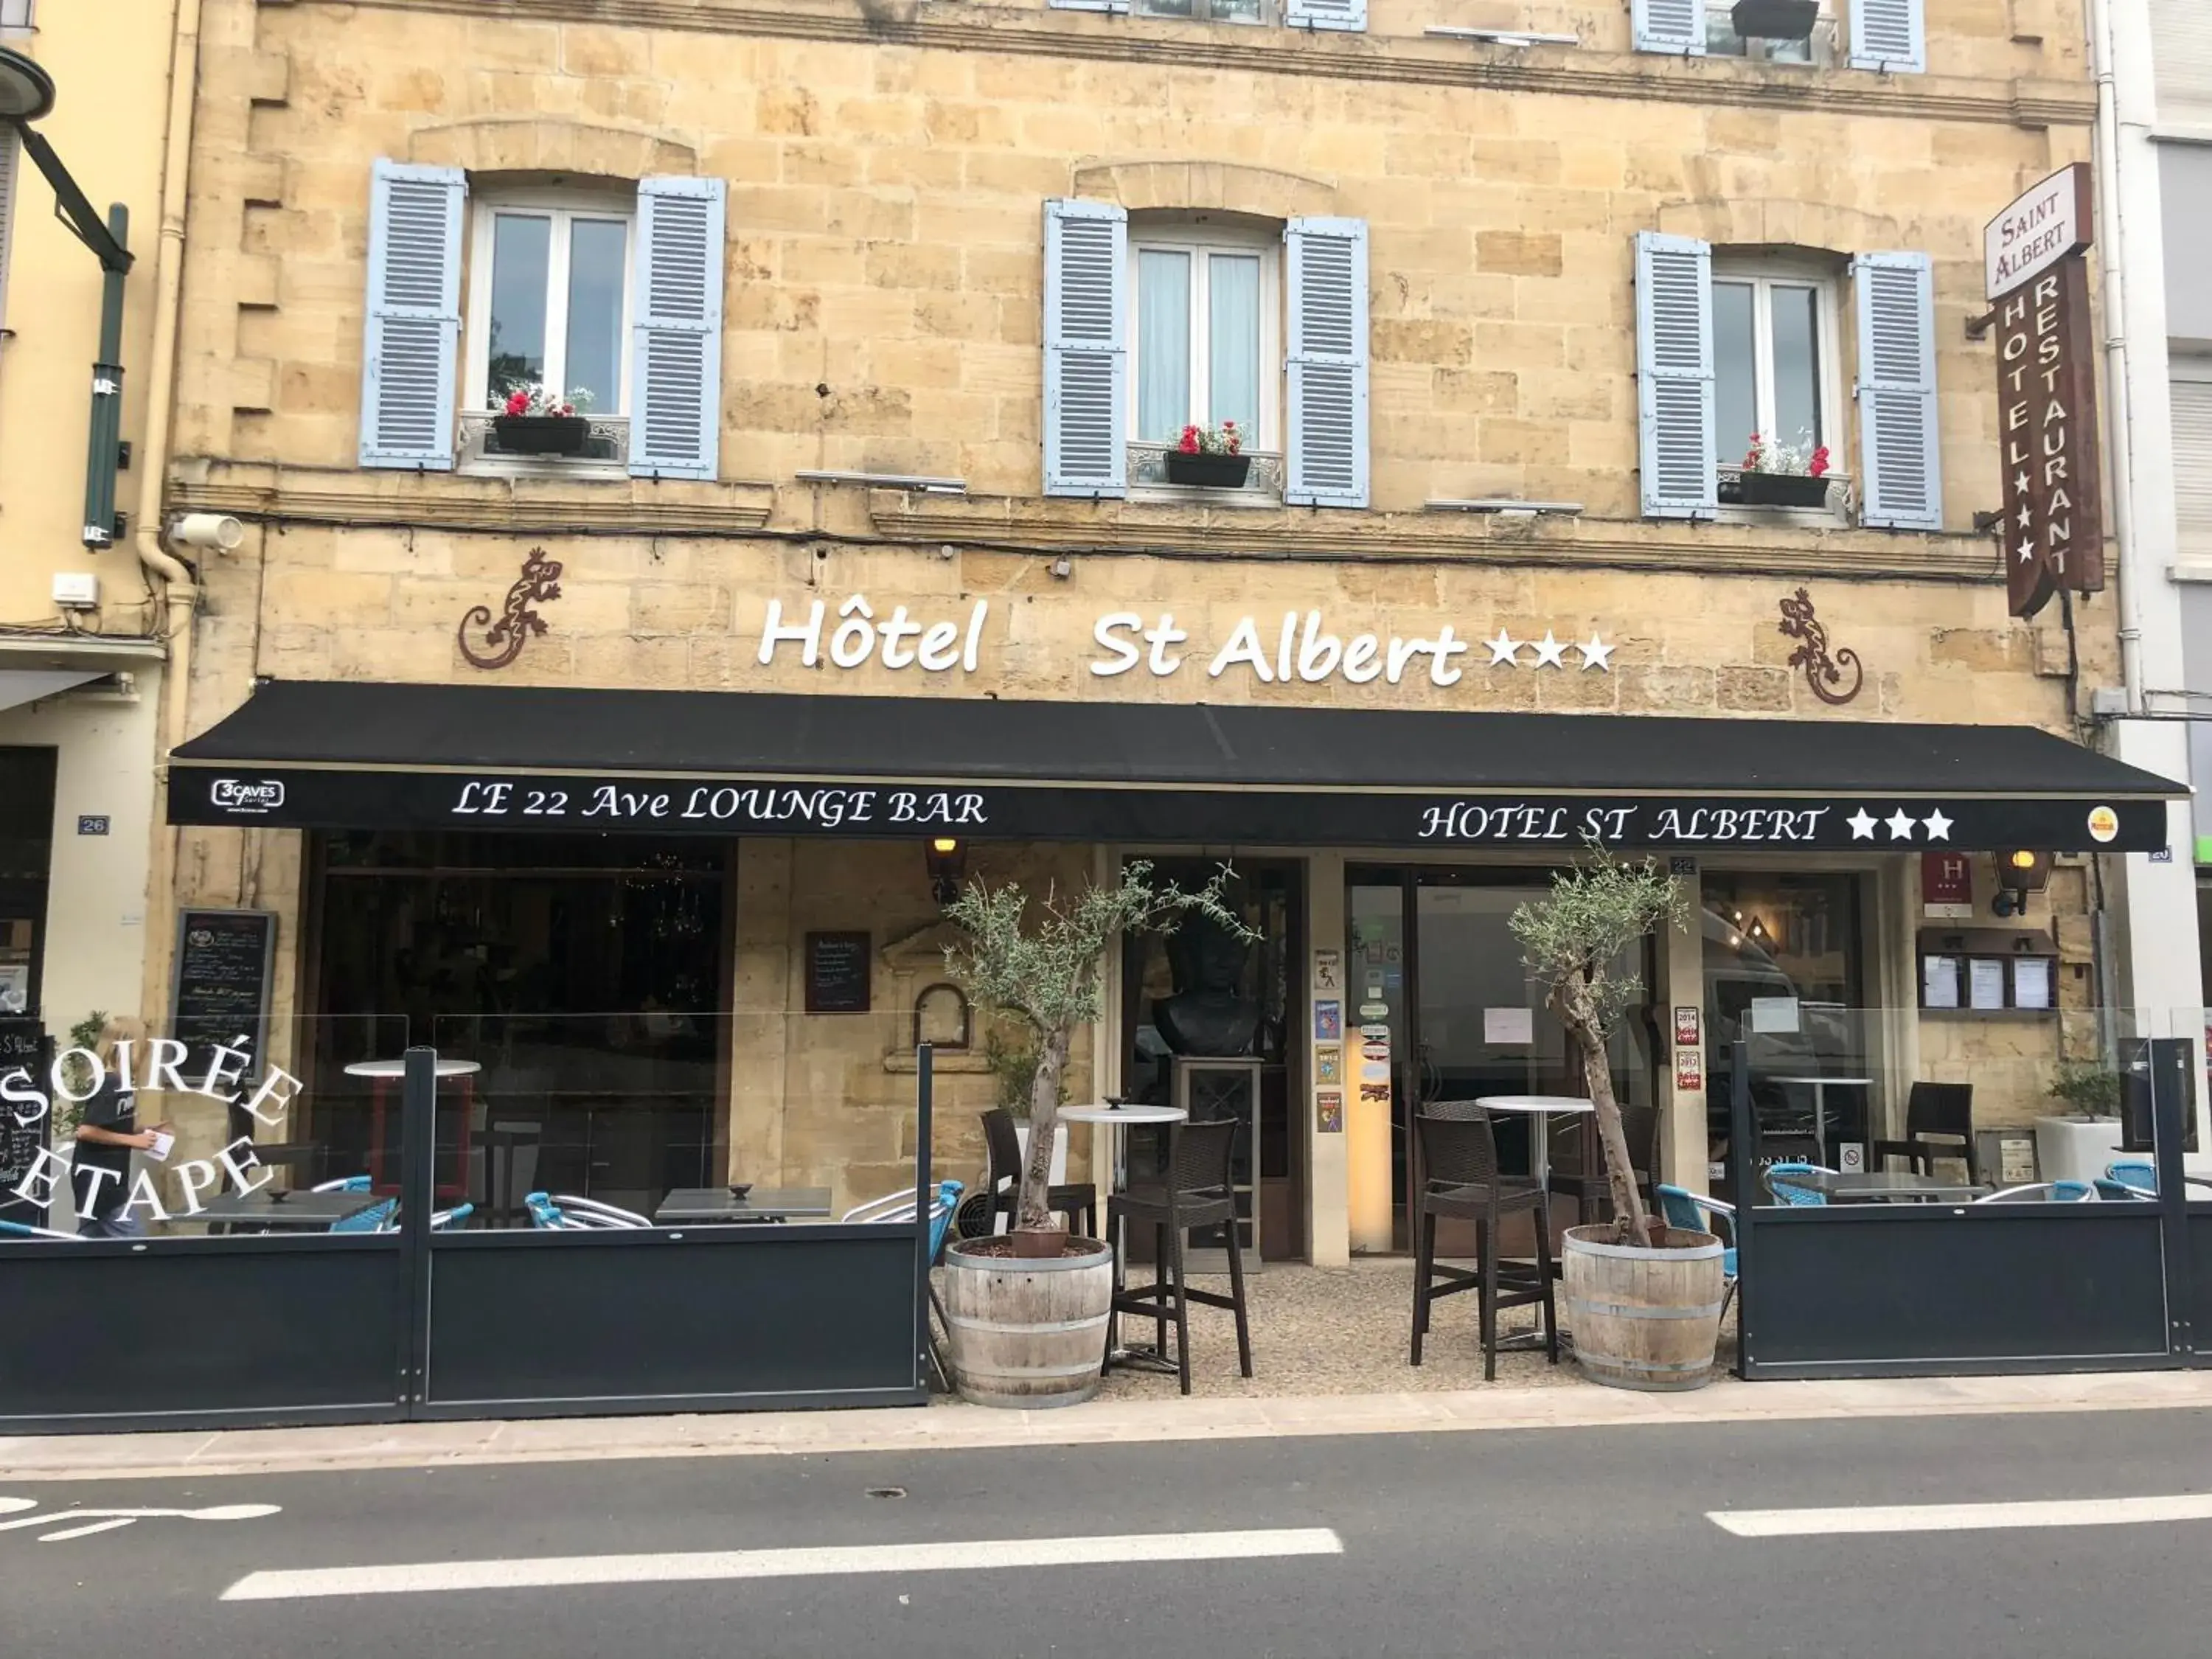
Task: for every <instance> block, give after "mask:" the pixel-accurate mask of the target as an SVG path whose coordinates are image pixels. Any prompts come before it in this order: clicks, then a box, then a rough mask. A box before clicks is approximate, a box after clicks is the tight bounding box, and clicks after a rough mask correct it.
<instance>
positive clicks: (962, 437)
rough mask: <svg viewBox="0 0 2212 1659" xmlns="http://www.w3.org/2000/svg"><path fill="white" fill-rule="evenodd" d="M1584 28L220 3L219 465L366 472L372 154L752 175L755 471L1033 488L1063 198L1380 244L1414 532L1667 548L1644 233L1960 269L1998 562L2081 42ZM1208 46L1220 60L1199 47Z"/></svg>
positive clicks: (1386, 483) (214, 289)
mask: <svg viewBox="0 0 2212 1659" xmlns="http://www.w3.org/2000/svg"><path fill="white" fill-rule="evenodd" d="M2023 3H2025V0H2023ZM2053 9H2054V10H2056V8H2053ZM209 10H210V32H211V33H216V32H218V31H219V32H220V33H222V35H224V36H225V37H227V43H228V44H230V45H232V46H234V47H235V49H236V50H235V52H234V53H232V54H229V55H221V54H219V55H218V56H217V57H216V59H215V60H214V62H213V63H212V64H211V65H210V76H209V80H208V87H209V94H208V100H207V101H208V103H209V105H210V118H208V119H207V120H205V121H204V124H203V134H204V137H203V141H202V147H203V152H204V155H206V156H207V159H208V162H209V173H208V187H207V188H206V189H205V190H204V191H202V193H201V196H200V198H199V200H198V201H197V203H196V205H195V209H194V213H195V218H196V221H197V223H196V225H195V230H196V232H197V233H198V234H197V236H196V239H195V242H194V248H195V253H194V266H193V280H192V281H191V284H190V287H189V304H188V317H187V330H186V336H185V353H186V363H187V368H188V373H187V374H186V377H185V392H184V396H183V400H182V404H181V410H180V414H181V419H180V424H179V447H180V448H181V450H182V451H184V452H185V453H197V454H204V455H211V456H225V457H243V458H249V459H268V460H276V461H283V462H286V463H289V464H292V465H310V466H318V467H333V466H335V467H345V466H349V465H351V461H352V457H353V454H354V448H355V429H356V410H357V408H358V399H359V371H360V362H361V338H362V326H361V321H362V295H363V283H362V256H363V250H364V247H365V243H366V236H367V214H368V174H369V166H370V163H371V161H373V159H374V157H375V156H377V155H390V156H395V157H403V158H416V159H426V160H439V161H464V162H466V163H467V164H469V165H471V166H472V167H478V168H483V169H488V170H494V171H508V170H514V169H525V170H527V169H538V170H541V171H543V170H550V171H553V172H556V173H562V172H567V171H569V170H571V169H574V170H579V171H580V170H585V169H600V168H605V169H610V170H616V171H618V172H621V173H625V174H629V173H635V171H639V170H648V169H651V168H653V167H666V168H671V169H674V170H679V171H688V170H691V169H692V168H693V167H696V169H697V170H698V171H701V172H704V173H711V174H714V175H718V176H720V177H722V178H724V179H727V180H728V181H729V235H730V246H729V251H728V252H729V257H728V276H727V283H726V295H725V301H726V313H725V315H726V335H725V340H724V355H723V374H724V392H723V413H724V427H725V432H724V441H723V451H722V453H723V465H724V470H725V471H726V473H727V474H728V475H730V476H732V477H751V478H763V479H769V480H775V479H780V478H787V477H789V476H790V474H791V473H792V472H793V471H794V470H796V469H799V468H802V467H815V468H848V469H868V470H875V471H893V472H905V473H928V474H951V475H957V476H960V477H965V478H967V479H968V480H969V484H970V487H971V489H974V490H975V491H976V492H978V493H979V494H992V495H1030V494H1034V493H1035V492H1036V489H1037V487H1038V477H1039V460H1038V443H1039V423H1040V405H1041V369H1040V358H1039V348H1038V331H1039V313H1040V309H1041V281H1042V277H1041V269H1040V254H1039V248H1040V242H1041V235H1042V232H1041V222H1040V204H1041V203H1042V200H1043V199H1044V198H1046V197H1051V196H1056V195H1066V194H1071V193H1077V192H1080V191H1094V192H1097V193H1099V194H1102V195H1107V196H1113V197H1120V198H1121V199H1123V200H1124V202H1125V204H1128V205H1132V206H1136V207H1154V206H1159V207H1167V206H1177V207H1199V208H1215V209H1223V210H1232V211H1240V212H1247V213H1254V214H1259V215H1263V216H1268V217H1279V216H1281V215H1282V214H1284V213H1285V212H1287V211H1306V212H1310V211H1334V212H1339V213H1344V214H1350V215H1356V216H1361V217H1364V218H1365V219H1367V220H1368V221H1369V222H1370V226H1371V229H1372V238H1373V245H1372V267H1373V295H1374V319H1373V325H1372V330H1371V339H1370V343H1371V347H1372V352H1373V357H1374V369H1373V382H1374V398H1373V422H1372V425H1373V434H1374V450H1375V461H1374V469H1373V474H1374V498H1375V501H1376V505H1377V506H1378V507H1387V508H1394V509H1401V510H1405V509H1418V508H1419V507H1420V505H1421V503H1422V502H1423V501H1426V500H1428V499H1430V498H1431V497H1439V496H1479V495H1522V496H1525V497H1528V498H1532V499H1540V500H1570V501H1584V502H1587V503H1589V507H1590V509H1591V511H1592V512H1593V513H1595V514H1598V515H1601V516H1603V517H1607V518H1614V519H1620V518H1627V517H1630V516H1631V515H1632V512H1633V501H1634V479H1633V476H1632V469H1633V466H1634V459H1635V441H1636V422H1635V393H1634V385H1633V381H1632V363H1633V351H1632V338H1633V337H1632V290H1631V285H1630V270H1631V237H1632V234H1633V233H1634V232H1636V231H1638V230H1643V229H1662V228H1663V229H1667V230H1671V231H1680V232H1686V233H1692V234H1700V235H1705V236H1708V237H1711V238H1712V239H1714V240H1717V241H1725V242H1758V243H1786V244H1790V245H1794V246H1801V247H1803V248H1806V249H1811V250H1820V251H1824V252H1827V253H1829V254H1832V255H1833V256H1835V257H1836V258H1838V260H1840V259H1841V258H1844V257H1845V256H1848V255H1849V254H1850V253H1853V252H1862V251H1868V250H1878V249H1892V248H1903V249H1918V250H1923V251H1925V252H1929V253H1930V254H1932V255H1933V256H1934V258H1935V259H1936V273H1937V274H1936V288H1937V294H1938V301H1939V310H1940V325H1939V329H1938V339H1939V344H1940V349H1941V361H1940V364H1939V381H1940V384H1941V386H1942V392H1943V398H1942V428H1943V433H1944V437H1945V442H1946V457H1945V459H1946V473H1947V483H1948V489H1947V519H1948V522H1950V523H1951V524H1953V525H1954V526H1960V527H1963V526H1965V524H1966V521H1967V520H1968V519H1969V517H1970V516H1971V514H1972V512H1973V511H1974V510H1975V509H1976V508H1977V507H1984V506H1986V505H1989V504H1990V502H1992V501H1994V500H1995V499H1996V483H1997V479H1996V465H1995V455H1996V451H1995V447H1994V445H1993V444H1992V442H1991V441H1990V440H1991V437H1992V427H1991V422H1992V418H1993V416H1992V408H1993V399H1992V398H1991V397H1990V379H1991V376H1992V374H1993V372H1994V371H1993V366H1992V364H1991V362H1990V356H1989V349H1988V347H1987V346H1986V345H1974V344H1970V343H1968V342H1967V341H1966V338H1965V337H1964V334H1963V331H1962V329H1961V326H1960V325H1961V324H1962V323H1963V322H1964V320H1965V319H1966V318H1967V317H1968V316H1970V315H1972V314H1974V313H1977V312H1978V311H1979V310H1981V309H1982V308H1983V307H1982V304H1981V300H1980V289H1979V284H1980V265H1979V257H1980V256H1979V246H1980V245H1979V235H1980V229H1981V226H1982V223H1983V222H1984V219H1985V218H1986V217H1987V216H1989V214H1990V212H1992V211H1993V210H1995V208H1996V207H1997V206H2001V205H2002V204H2003V203H2004V202H2005V201H2006V200H2008V198H2009V197H2011V196H2012V195H2013V194H2014V193H2015V191H2017V190H2018V189H2019V188H2020V187H2021V185H2022V184H2023V183H2024V182H2026V181H2027V180H2030V179H2033V178H2035V177H2039V176H2040V175H2041V174H2043V173H2046V172H2048V171H2049V170H2050V169H2051V168H2052V167H2056V166H2058V165H2060V164H2062V163H2063V162H2065V161H2072V160H2075V159H2078V158H2081V157H2083V156H2086V155H2087V153H2088V150H2087V146H2088V142H2089V128H2088V125H2087V123H2088V119H2089V112H2090V103H2089V100H2088V90H2087V87H2086V85H2085V84H2083V83H2081V82H2080V80H2079V79H2078V78H2069V77H2078V76H2079V73H2080V64H2079V61H2078V52H2076V51H2075V49H2074V48H2073V46H2070V45H2069V42H2072V41H2074V40H2077V39H2078V31H2069V30H2065V29H2060V28H2056V27H2054V28H2053V29H2052V30H2051V32H2050V33H2048V34H2046V35H2045V36H2043V37H2042V38H2041V40H2040V41H2039V43H2038V44H2034V45H2029V44H2027V43H2025V42H2024V41H2023V40H2021V25H2019V24H2018V23H2017V22H2016V21H2015V22H2014V23H2013V24H2012V26H2011V27H2010V28H2009V29H2008V27H2007V23H2006V19H2005V18H2004V17H2003V16H2002V15H2000V14H2001V13H2002V12H2003V11H2005V10H2006V9H2005V8H2000V7H1997V6H1995V5H1984V6H1980V7H1976V8H1970V9H1966V11H1965V12H1964V13H1962V14H1961V15H1960V17H1958V18H1955V19H1951V20H1950V21H1949V23H1948V27H1951V28H1952V29H1953V31H1954V33H1951V34H1948V35H1939V36H1938V48H1939V49H1938V51H1937V60H1938V66H1939V69H1941V70H1943V72H1942V73H1939V74H1936V75H1934V76H1887V77H1883V76H1873V75H1870V74H1866V73H1863V72H1850V73H1838V74H1830V75H1823V76H1817V77H1816V76H1808V75H1806V74H1805V73H1804V72H1803V71H1792V70H1783V69H1781V68H1778V67H1769V66H1764V65H1756V64H1741V63H1734V62H1723V61H1720V60H1714V61H1711V62H1697V63H1680V62H1677V61H1674V60H1672V59H1665V58H1655V57H1651V56H1650V55H1642V56H1639V55H1635V54H1623V53H1621V52H1619V51H1618V50H1617V48H1618V47H1619V46H1620V44H1621V42H1620V40H1618V39H1617V38H1615V37H1616V36H1617V35H1618V33H1619V32H1620V30H1621V29H1622V28H1624V27H1625V17H1624V15H1621V14H1620V13H1619V12H1618V11H1617V10H1615V9H1597V10H1595V11H1591V10H1589V9H1586V8H1574V9H1573V11H1574V13H1575V17H1574V22H1575V25H1576V27H1579V28H1584V29H1586V30H1587V31H1589V38H1590V40H1591V43H1592V46H1593V47H1595V48H1597V49H1596V50H1583V49H1574V50H1569V49H1564V48H1559V49H1551V50H1548V51H1547V52H1536V53H1531V54H1528V57H1527V63H1526V65H1525V67H1523V68H1522V69H1520V70H1516V71H1514V72H1512V73H1510V74H1507V75H1504V76H1498V77H1496V78H1494V79H1492V78H1489V77H1486V75H1485V72H1484V70H1483V68H1482V62H1481V59H1480V58H1479V57H1478V55H1477V53H1476V49H1474V48H1471V47H1469V46H1466V45H1465V44H1464V43H1455V42H1445V41H1435V40H1422V39H1419V37H1418V35H1417V34H1416V33H1413V32H1412V31H1413V30H1414V29H1415V27H1416V25H1417V22H1418V20H1417V19H1416V18H1415V16H1414V15H1413V9H1412V8H1411V7H1410V6H1409V7H1408V8H1407V15H1405V16H1404V17H1403V18H1401V19H1400V20H1398V21H1397V22H1396V23H1395V24H1394V23H1393V22H1392V21H1391V20H1390V19H1389V18H1388V17H1384V18H1381V19H1378V20H1377V31H1376V33H1373V34H1370V35H1367V36H1354V37H1349V38H1345V37H1335V38H1331V37H1327V36H1312V37H1308V36H1304V35H1299V34H1293V33H1291V32H1288V31H1284V30H1279V29H1267V30H1249V29H1246V30H1239V29H1231V28H1226V27H1209V28H1200V29H1197V30H1191V29H1188V28H1181V29H1179V28H1177V27H1176V26H1172V25H1159V24H1155V23H1153V22H1152V21H1148V20H1123V19H1111V18H1103V17H1097V16H1091V15H1084V14H1079V13H1064V12H1050V13H1043V12H1033V11H1030V10H1028V9H1000V8H991V7H971V6H967V5H951V4H947V5H932V6H928V7H925V8H923V9H922V14H921V15H922V18H923V21H921V22H919V23H917V24H916V25H915V31H914V33H913V35H912V36H911V37H910V38H911V39H912V40H915V41H918V42H920V43H921V44H919V45H908V44H901V45H897V46H890V45H885V44H882V43H879V42H874V41H870V40H865V39H860V38H854V39H822V38H805V39H802V38H796V37H798V36H799V35H802V34H807V33H811V34H814V35H817V36H818V35H822V34H828V33H833V32H834V31H833V30H832V29H831V27H829V20H837V21H839V22H841V23H842V26H843V27H844V29H845V30H847V31H851V30H852V26H853V24H854V21H856V16H855V14H854V12H853V11H851V10H848V9H847V7H846V6H845V5H844V4H842V3H839V0H793V5H792V7H791V8H790V16H789V18H788V19H787V21H786V23H785V25H784V26H783V27H784V28H787V30H788V32H787V33H784V32H780V31H779V32H775V33H753V32H740V31H739V28H738V27H737V26H734V25H733V26H732V27H731V28H730V29H729V30H728V32H720V31H718V30H716V29H714V28H713V27H700V26H699V25H700V24H702V23H709V24H710V23H711V9H707V12H706V13H705V14H702V13H701V12H700V11H698V10H696V9H691V8H684V9H681V10H680V11H679V9H675V8H671V9H670V11H669V12H668V13H667V14H666V15H667V17H668V18H669V21H670V25H671V26H670V27H665V28H660V29H656V28H653V27H635V28H616V27H608V26H604V25H599V24H592V23H586V22H583V21H574V22H563V21H513V20H500V19H493V18H488V17H472V16H464V15H453V14H452V13H451V12H450V11H449V10H448V9H442V8H441V9H430V8H418V7H416V6H413V5H410V4H406V3H398V0H395V3H386V4H384V5H359V6H346V7H343V8H340V7H333V6H327V5H319V4H299V5H289V6H283V7H275V8H270V7H263V8H259V9H258V10H256V9H253V8H252V7H251V6H247V5H244V4H243V3H242V0H213V3H211V4H210V8H209ZM579 10H581V8H579ZM1945 10H1948V9H1945ZM2065 10H2066V11H2067V12H2068V14H2069V15H2070V13H2071V10H2072V8H2070V7H2068V8H2065ZM679 16H682V17H686V18H688V20H689V21H690V26H689V27H677V26H676V24H677V22H678V18H679ZM645 17H646V18H647V21H649V20H650V17H651V14H650V13H647V14H645ZM817 20H818V21H819V26H818V27H817ZM2054 21H2057V20H2054ZM802 24H804V25H805V26H806V27H801V25H802ZM743 27H744V30H746V31H754V30H761V29H768V28H772V27H775V26H773V25H769V24H765V23H763V21H762V20H761V15H760V14H757V13H753V14H748V15H747V18H746V21H745V23H744V26H743ZM1185 38H1188V39H1190V40H1192V41H1193V42H1194V43H1196V42H1198V41H1200V40H1202V41H1203V43H1204V46H1203V49H1199V48H1198V47H1197V46H1195V44H1194V49H1193V50H1192V51H1190V52H1187V53H1182V54H1179V55H1177V54H1173V53H1172V52H1170V51H1164V50H1163V48H1164V47H1169V48H1171V47H1172V46H1173V44H1174V43H1176V41H1178V40H1183V39H1185ZM1778 89H1792V90H1779V95H1778ZM1843 333H1844V356H1845V358H1846V363H1845V365H1844V367H1845V368H1846V370H1848V368H1849V366H1850V365H1849V361H1848V360H1849V358H1850V333H1851V331H1850V328H1849V327H1848V326H1846V327H1845V328H1844V331H1843ZM1845 447H1846V448H1847V449H1848V448H1850V447H1856V439H1855V438H1854V439H1852V440H1850V441H1849V442H1848V443H1847V444H1846V446H1845ZM1340 533H1343V534H1345V535H1346V536H1353V535H1356V534H1357V533H1358V532H1355V531H1352V530H1351V529H1349V528H1347V529H1346V530H1345V531H1343V532H1340ZM1654 533H1655V534H1662V535H1666V534H1673V535H1679V534H1680V533H1681V532H1654Z"/></svg>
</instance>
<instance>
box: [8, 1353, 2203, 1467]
mask: <svg viewBox="0 0 2212 1659" xmlns="http://www.w3.org/2000/svg"><path fill="white" fill-rule="evenodd" d="M2186 1407H2195V1408H2197V1409H2203V1408H2207V1407H2212V1372H2199V1371H2125V1372H2112V1373H2084V1374H2079V1375H2075V1376H1990V1377H1937V1378H1927V1379H1911V1380H1897V1381H1881V1382H1863V1383H1740V1382H1736V1381H1735V1380H1733V1379H1726V1380H1723V1381H1721V1382H1717V1383H1714V1384H1713V1385H1712V1386H1711V1387H1710V1388H1706V1389H1699V1390H1698V1391H1696V1392H1694V1393H1690V1394H1631V1393H1626V1392H1623V1391H1621V1390H1620V1389H1606V1388H1599V1387H1595V1386H1589V1387H1579V1388H1577V1387H1568V1388H1559V1387H1555V1386H1554V1387H1539V1388H1525V1387H1524V1388H1516V1387H1506V1386H1493V1387H1487V1388H1482V1389H1462V1390H1459V1391H1456V1392H1437V1393H1422V1394H1365V1395H1304V1396H1296V1397H1287V1398H1275V1399H1220V1398H1215V1399H1208V1398H1206V1397H1203V1396H1200V1397H1196V1398H1193V1399H1188V1400H1184V1399H1180V1398H1170V1399H1166V1400H1156V1399H1146V1400H1112V1401H1094V1402H1092V1403H1091V1404H1090V1405H1086V1406H1077V1407H1066V1408H1064V1409H1061V1410H1058V1411H1038V1412H1017V1411H999V1410H994V1409H991V1408H989V1407H981V1406H968V1405H957V1404H945V1405H939V1406H933V1407H927V1408H926V1409H925V1408H920V1407H912V1408H900V1409H876V1410H866V1411H814V1412H751V1413H745V1412H738V1413H729V1414H726V1415H696V1414H691V1415H683V1416H674V1417H601V1418H560V1419H543V1420H535V1421H525V1422H484V1423H405V1424H384V1425H368V1426H363V1427H356V1428H303V1429H231V1430H223V1431H216V1432H212V1433H182V1432H179V1433H159V1434H107V1435H66V1436H42V1435H18V1436H9V1437H0V1482H4V1483H6V1484H9V1485H21V1484H22V1483H23V1482H26V1481H43V1480H124V1479H133V1480H143V1479H149V1478H167V1477H176V1476H184V1475H200V1476H204V1475H215V1474H277V1473H285V1472H291V1471H300V1470H331V1469H384V1468H463V1467H466V1466H469V1465H472V1464H488V1463H542V1462H591V1461H595V1460H604V1459H612V1458H639V1457H739V1456H751V1455H763V1454H775V1455H792V1454H798V1455H811V1456H819V1455H826V1454H829V1453H833V1452H871V1451H906V1452H912V1451H940V1450H955V1449H963V1448H987V1447H1005V1446H1083V1445H1099V1444H1103V1443H1110V1442H1114V1441H1120V1440H1130V1441H1165V1440H1218V1439H1223V1438H1229V1437H1236V1438H1244V1439H1258V1438H1266V1437H1271V1436H1281V1435H1354V1434H1416V1433H1444V1432H1457V1431H1466V1432H1480V1431H1491V1430H1498V1429H1565V1428H1611V1427H1632V1426H1640V1425H1662V1424H1668V1423H1773V1422H1790V1421H1814V1420H1820V1419H1836V1418H1869V1417H1875V1418H1879V1417H1892V1418H1895V1417H1958V1416H1984V1415H1996V1414H2001V1413H2034V1412H2075V1411H2147V1410H2171V1409H2175V1408H2186Z"/></svg>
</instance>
